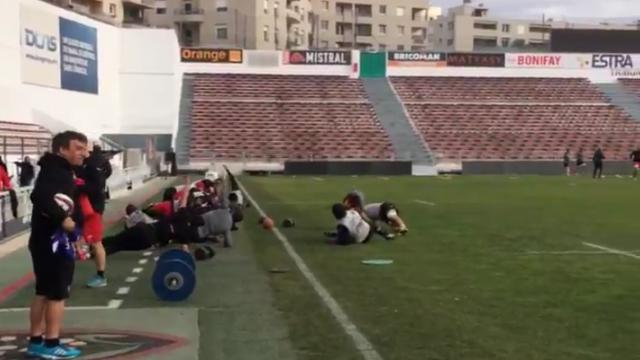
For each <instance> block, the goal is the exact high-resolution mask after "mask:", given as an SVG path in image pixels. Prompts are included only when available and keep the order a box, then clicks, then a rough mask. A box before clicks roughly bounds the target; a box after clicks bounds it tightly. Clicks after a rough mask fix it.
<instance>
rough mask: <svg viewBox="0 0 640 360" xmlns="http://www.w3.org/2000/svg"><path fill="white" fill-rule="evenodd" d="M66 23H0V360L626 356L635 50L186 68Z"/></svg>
mask: <svg viewBox="0 0 640 360" xmlns="http://www.w3.org/2000/svg"><path fill="white" fill-rule="evenodd" d="M52 2H53V3H54V4H58V5H60V6H56V5H54V4H52ZM76 3H78V2H77V1H50V2H44V1H40V0H9V1H5V2H3V10H2V11H1V12H0V156H1V158H2V159H1V161H0V269H2V271H0V360H2V359H20V358H24V357H25V355H28V356H35V357H39V358H51V359H56V358H79V359H94V360H102V359H105V360H106V359H151V360H156V359H158V360H160V359H234V360H236V359H237V360H244V359H256V360H262V359H265V360H269V359H278V360H293V359H302V360H318V359H367V360H383V359H411V360H414V359H415V360H423V359H461V360H466V359H470V360H482V359H522V360H528V359H563V360H583V359H593V360H595V359H598V360H600V359H616V360H617V359H633V358H634V357H636V356H637V353H638V352H637V334H638V333H639V332H640V327H639V324H640V321H637V320H638V318H637V317H638V314H640V307H639V305H638V302H637V301H635V298H636V296H637V292H638V284H640V281H638V280H640V279H638V276H637V261H638V259H640V255H639V254H640V250H638V246H637V239H636V238H637V234H638V231H640V225H638V222H637V221H636V220H635V217H636V216H635V212H636V211H637V210H636V209H635V204H636V203H637V201H640V198H638V196H637V193H638V192H637V189H636V188H635V187H634V186H637V182H635V181H634V180H637V176H638V171H640V54H623V53H620V54H610V53H580V54H576V53H509V52H507V53H489V52H482V53H468V52H433V51H426V50H421V51H377V52H376V51H367V50H347V49H291V50H253V49H241V48H217V47H194V48H188V47H181V46H180V43H179V41H178V38H179V36H182V35H181V34H180V33H178V34H176V31H174V29H161V28H137V26H138V25H140V24H139V22H140V21H141V19H142V18H141V16H142V14H143V13H144V12H145V11H148V10H150V6H149V5H148V4H149V3H150V2H149V1H138V0H122V1H119V2H117V3H118V4H127V7H126V8H127V9H129V11H126V9H125V8H124V5H123V8H122V9H118V11H117V12H118V14H117V18H115V16H114V19H112V21H101V20H100V19H101V17H102V16H95V15H96V14H93V12H91V11H89V10H95V11H94V12H98V13H102V12H104V11H105V6H106V5H107V4H106V3H105V4H102V2H100V1H95V0H89V1H87V2H83V4H84V5H83V6H84V7H87V9H85V10H87V11H89V12H88V13H89V14H93V15H94V16H92V17H87V16H86V14H85V15H83V14H81V13H79V11H78V9H76V11H70V10H69V9H67V8H65V7H68V6H69V4H76ZM98 3H100V4H98ZM227 3H228V2H227V1H216V11H218V12H220V13H224V12H226V11H227V7H226V6H225V5H226V4H227ZM267 3H268V2H267V1H266V0H265V3H264V4H267ZM284 3H286V8H285V7H284V6H283V7H281V9H283V10H285V11H284V16H285V17H286V22H287V24H290V23H293V22H300V21H302V20H301V18H300V17H301V16H305V15H303V13H304V10H300V4H299V3H297V2H296V1H286V2H285V1H282V2H281V4H283V5H284ZM313 3H316V1H313ZM319 3H320V4H322V6H325V5H326V6H329V5H328V4H329V2H328V1H320V2H319ZM467 3H468V2H467V1H465V4H467ZM256 4H257V5H260V2H257V3H256ZM271 4H272V5H270V6H271V8H274V7H275V8H277V6H276V5H275V4H276V3H271ZM172 5H175V4H172ZM74 6H75V5H74ZM190 6H191V5H190ZM386 6H387V5H385V4H383V2H382V1H381V2H380V4H378V3H376V4H375V6H373V11H375V10H378V12H380V14H377V15H380V16H379V17H380V18H384V17H385V16H386V15H384V16H383V15H381V14H382V11H381V10H382V9H384V14H386V12H387V8H386ZM296 7H297V8H296ZM174 8H175V9H174ZM340 8H341V9H342V8H343V6H340ZM83 9H84V8H83ZM164 9H165V10H164V11H166V8H164ZM169 9H174V10H176V11H175V12H174V14H173V15H175V17H176V18H180V19H186V20H189V19H190V20H189V21H191V20H193V21H195V20H194V19H199V18H201V17H204V16H205V15H204V10H202V9H200V8H199V7H198V6H197V4H195V3H194V4H193V9H192V8H191V7H189V9H190V10H188V11H187V10H182V8H181V7H179V8H176V6H170V7H169ZM222 9H224V10H222ZM256 9H257V10H256V11H258V12H261V11H262V12H264V10H265V9H267V6H266V5H265V6H264V7H261V6H257V7H256ZM261 9H262V10H261ZM287 9H288V10H293V9H295V11H286V10H287ZM353 9H354V11H358V12H359V13H362V12H363V11H364V12H365V13H370V12H371V11H372V6H371V5H368V7H366V9H365V8H360V9H359V8H357V7H355V5H354V7H353ZM365 10H366V11H365ZM392 10H396V11H393V12H395V13H396V14H399V13H402V14H405V9H404V8H402V11H399V8H398V9H391V8H390V9H389V13H392ZM409 10H410V9H409V8H407V9H406V15H407V16H409V14H411V15H412V16H413V17H414V18H415V20H412V21H415V22H419V21H422V20H420V19H425V21H426V19H427V18H428V17H427V15H428V12H427V11H426V10H427V8H424V9H422V8H415V9H412V11H409ZM207 11H208V10H207ZM340 11H342V10H340ZM115 12H116V11H115V9H114V13H115ZM133 15H135V16H133ZM157 15H165V14H160V13H158V14H157ZM216 16H218V17H223V16H225V15H222V14H216ZM340 16H343V15H340ZM398 16H400V15H398ZM402 16H404V15H402ZM132 17H133V19H132ZM134 20H135V25H136V26H135V27H126V26H125V27H122V26H114V24H116V25H123V24H126V23H127V22H128V21H129V22H131V21H134ZM186 20H185V21H186ZM281 20H284V19H281ZM305 21H307V20H305ZM187 22H188V21H187ZM283 23H284V22H283ZM325 24H326V23H325ZM130 25H131V24H130ZM327 26H328V25H327ZM398 26H402V25H398ZM225 29H226V28H225ZM402 29H404V27H402ZM280 30H283V29H280ZM407 30H408V29H407ZM478 30H482V29H478ZM385 31H386V28H385ZM403 31H404V30H403ZM496 31H498V30H497V28H496ZM217 34H227V33H226V30H225V31H220V32H219V33H218V32H217ZM216 36H217V35H216ZM225 36H226V35H225ZM405 40H406V41H408V42H411V40H413V39H409V32H408V31H407V36H406V39H404V40H403V41H405ZM61 134H62V135H61ZM84 135H86V139H85V136H84ZM61 139H62V140H61ZM85 140H86V141H85ZM52 169H53V170H52ZM598 169H599V170H600V173H599V175H598V174H597V172H596V171H594V172H593V176H591V171H592V170H598ZM453 174H456V176H454V175H453ZM458 174H459V175H460V176H457V175H458ZM253 175H268V176H253ZM480 175H483V176H480ZM484 175H486V176H484ZM539 175H556V176H544V177H543V176H539ZM560 175H562V176H560ZM603 177H604V178H603ZM61 184H62V185H61ZM345 195H346V196H345ZM96 198H97V199H98V200H96ZM43 224H44V225H43ZM636 227H637V228H638V229H636ZM337 245H344V246H337ZM346 245H353V246H346ZM43 254H44V255H43ZM43 259H44V260H43ZM43 279H45V280H43ZM63 309H65V310H64V322H63V323H61V319H62V311H63ZM52 324H53V325H52ZM61 326H62V328H60V327H61Z"/></svg>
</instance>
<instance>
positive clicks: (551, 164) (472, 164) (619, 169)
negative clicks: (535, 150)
mask: <svg viewBox="0 0 640 360" xmlns="http://www.w3.org/2000/svg"><path fill="white" fill-rule="evenodd" d="M574 165H575V164H572V171H573V172H575V171H576V169H575V166H574ZM603 170H604V171H603V174H605V175H630V174H631V172H632V170H633V169H632V166H631V162H629V161H606V162H605V163H604V167H603ZM578 173H579V174H580V175H583V176H591V174H592V173H593V164H592V163H590V162H588V163H587V166H584V167H581V168H579V169H578ZM462 174H463V175H564V174H566V172H565V169H564V167H563V166H562V162H561V161H463V162H462Z"/></svg>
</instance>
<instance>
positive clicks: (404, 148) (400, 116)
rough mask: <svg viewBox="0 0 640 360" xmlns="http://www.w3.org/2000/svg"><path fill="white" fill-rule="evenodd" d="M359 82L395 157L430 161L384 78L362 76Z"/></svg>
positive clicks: (426, 150) (415, 160)
mask: <svg viewBox="0 0 640 360" xmlns="http://www.w3.org/2000/svg"><path fill="white" fill-rule="evenodd" d="M362 82H363V84H364V88H365V90H366V92H367V97H368V98H369V101H370V102H371V104H372V105H373V107H374V109H375V111H376V115H377V117H378V120H379V121H380V123H381V124H382V127H383V128H384V129H385V131H386V132H387V134H388V136H389V139H390V140H391V144H392V146H393V151H394V154H395V159H396V160H411V161H413V162H414V163H416V164H422V165H431V164H433V156H432V154H431V151H430V150H429V148H428V145H427V144H426V142H425V141H424V139H423V138H422V137H421V136H420V135H419V134H418V133H417V132H416V130H415V129H414V127H413V125H412V123H411V120H410V119H409V118H408V116H407V113H406V111H405V109H404V107H403V105H402V103H401V102H400V100H399V99H398V97H397V96H396V94H395V92H394V90H393V88H392V86H391V84H390V83H389V82H388V81H387V79H386V78H364V79H362Z"/></svg>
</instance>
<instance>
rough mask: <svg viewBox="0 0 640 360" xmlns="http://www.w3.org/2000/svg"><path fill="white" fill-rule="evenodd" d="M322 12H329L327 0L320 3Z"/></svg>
mask: <svg viewBox="0 0 640 360" xmlns="http://www.w3.org/2000/svg"><path fill="white" fill-rule="evenodd" d="M322 10H329V2H328V1H327V0H324V1H322Z"/></svg>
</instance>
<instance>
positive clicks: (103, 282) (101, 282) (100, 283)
mask: <svg viewBox="0 0 640 360" xmlns="http://www.w3.org/2000/svg"><path fill="white" fill-rule="evenodd" d="M105 286H107V279H105V278H103V277H101V276H98V275H96V276H94V277H92V278H91V279H89V281H87V287H90V288H92V289H95V288H101V287H105Z"/></svg>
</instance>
